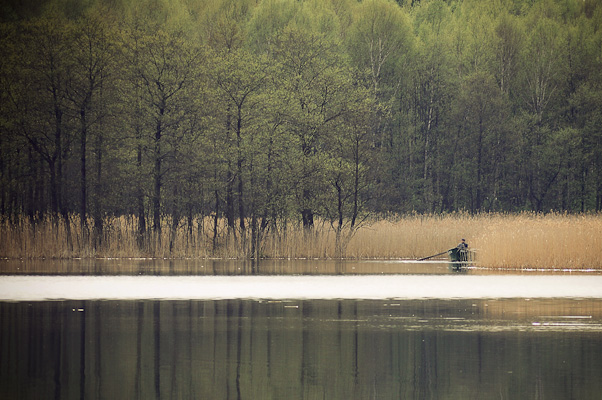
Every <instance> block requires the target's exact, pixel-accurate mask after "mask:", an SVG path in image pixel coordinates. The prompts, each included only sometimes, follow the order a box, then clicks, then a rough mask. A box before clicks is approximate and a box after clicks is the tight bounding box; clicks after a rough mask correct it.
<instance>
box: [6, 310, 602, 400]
mask: <svg viewBox="0 0 602 400" xmlns="http://www.w3.org/2000/svg"><path fill="white" fill-rule="evenodd" d="M601 310H602V300H577V299H576V300H570V299H569V300H567V299H563V300H560V299H558V300H555V299H537V300H530V301H525V300H524V299H507V300H492V299H489V300H410V301H408V300H405V301H393V300H364V301H358V300H305V301H257V300H219V301H218V300H213V301H200V300H198V301H197V300H195V301H53V302H2V303H0V323H1V325H2V330H1V332H2V334H1V336H0V355H1V359H2V362H1V363H0V398H2V399H4V398H6V399H8V398H15V399H16V398H19V399H37V398H60V399H72V398H90V399H94V398H98V399H102V398H107V399H108V398H110V399H152V398H156V399H159V398H161V399H180V398H186V399H188V398H199V399H201V398H202V399H314V398H319V399H322V398H325V399H367V398H377V399H391V398H404V399H406V398H416V399H424V398H504V399H516V398H530V399H538V398H540V399H567V398H579V399H598V398H599V394H600V393H602V382H601V381H600V379H599V377H600V376H602V357H600V354H602V335H600V333H601V332H602V311H601Z"/></svg>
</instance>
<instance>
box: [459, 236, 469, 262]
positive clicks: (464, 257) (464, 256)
mask: <svg viewBox="0 0 602 400" xmlns="http://www.w3.org/2000/svg"><path fill="white" fill-rule="evenodd" d="M457 247H458V256H459V258H460V261H468V243H466V240H465V239H462V241H461V242H460V244H458V246H457Z"/></svg>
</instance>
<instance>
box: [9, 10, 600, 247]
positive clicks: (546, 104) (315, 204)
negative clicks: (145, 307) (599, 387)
mask: <svg viewBox="0 0 602 400" xmlns="http://www.w3.org/2000/svg"><path fill="white" fill-rule="evenodd" d="M75 3H77V4H75ZM75 3H74V2H73V1H66V0H48V1H42V2H39V3H36V4H38V6H35V7H34V6H32V7H31V9H26V8H27V7H24V6H23V7H21V6H19V5H18V4H17V3H15V2H7V3H6V4H4V5H3V6H2V12H3V17H2V20H1V21H2V22H1V26H0V40H1V46H0V52H1V56H2V63H1V64H0V84H1V92H0V96H1V97H0V100H1V104H2V107H1V108H0V135H1V137H0V185H1V187H0V214H2V216H4V217H10V216H11V215H13V216H14V215H17V214H20V213H24V214H27V215H29V216H30V217H31V218H32V219H35V218H36V217H35V216H36V215H42V214H45V213H51V214H53V215H67V214H68V213H70V212H78V213H82V214H88V216H90V217H92V220H94V221H97V223H98V224H100V223H101V221H102V218H101V216H103V215H107V214H108V215H123V214H135V215H136V216H137V217H138V223H139V232H140V234H141V238H142V239H141V241H140V245H141V246H144V245H145V243H151V242H152V241H145V240H144V237H145V235H149V234H150V233H149V232H150V231H151V230H150V229H149V226H150V225H151V224H148V223H147V222H146V221H147V220H148V221H153V222H155V221H157V222H156V223H155V224H154V227H155V229H159V228H160V225H159V224H158V221H160V220H162V219H164V218H165V217H166V216H167V217H169V218H171V221H172V226H171V229H173V231H174V232H175V230H176V227H177V226H178V225H179V224H181V223H184V222H182V221H187V222H185V223H187V224H188V225H189V226H191V227H192V226H193V225H194V224H193V223H192V221H193V220H194V219H195V218H198V217H200V216H212V217H214V221H215V222H216V224H215V225H214V226H212V227H211V228H209V227H202V229H206V231H204V232H205V233H204V234H205V235H208V236H211V237H212V238H213V243H214V246H215V248H214V250H215V251H218V250H219V246H220V245H224V246H225V245H229V243H228V241H229V240H232V238H235V240H236V241H237V242H238V243H239V244H241V246H243V247H244V248H245V250H244V252H245V253H246V254H248V255H249V256H254V257H259V256H260V254H261V245H262V244H261V243H262V242H261V238H262V237H263V236H262V235H264V234H265V232H267V231H268V230H279V229H281V228H282V227H283V226H285V222H290V221H298V222H299V223H300V224H303V225H304V226H305V227H307V228H311V226H312V224H313V223H314V219H317V218H318V217H319V218H321V220H322V221H328V222H329V223H331V224H332V226H333V227H334V228H335V229H336V230H337V232H338V233H337V234H338V235H339V236H338V237H337V243H338V244H337V246H339V248H338V251H340V252H341V254H342V253H344V247H345V243H346V240H348V238H349V237H350V236H349V235H352V234H353V232H354V231H355V230H356V229H357V228H358V227H359V226H361V222H362V220H363V218H365V217H366V216H367V215H369V214H370V213H374V212H410V211H418V212H452V211H457V210H470V211H473V212H478V211H484V210H495V211H513V210H527V209H532V210H537V211H547V210H567V211H590V210H596V211H600V210H602V131H601V128H600V127H601V126H602V111H601V109H600V104H602V61H601V60H602V50H601V49H602V7H601V6H600V5H599V2H596V1H589V0H588V1H577V0H536V1H521V0H496V1H490V2H483V1H476V0H460V1H444V0H422V1H420V2H401V3H403V5H400V2H394V1H390V0H369V1H362V2H356V1H353V0H328V1H318V0H308V1H302V2H299V1H294V0H260V1H255V0H244V1H236V0H204V1H193V0H178V1H164V0H143V1H138V2H132V1H129V0H95V1H94V0H90V1H85V2H75ZM221 218H223V219H224V220H225V221H227V223H226V224H225V225H223V226H221V225H220V224H218V223H217V222H219V220H220V219H221ZM95 228H96V227H95ZM98 229H99V230H100V229H102V227H101V226H100V227H98ZM199 229H201V228H199ZM99 237H100V235H99Z"/></svg>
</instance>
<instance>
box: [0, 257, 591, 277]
mask: <svg viewBox="0 0 602 400" xmlns="http://www.w3.org/2000/svg"><path fill="white" fill-rule="evenodd" d="M518 272H519V273H521V274H549V273H554V274H571V275H574V274H588V275H600V274H602V271H601V270H592V269H582V270H564V269H557V270H554V271H550V270H537V269H531V270H528V271H526V270H523V271H518ZM458 273H464V274H478V275H489V274H495V275H499V274H516V273H517V271H516V270H500V269H497V268H496V269H488V268H483V267H480V266H479V265H478V264H471V263H450V262H447V261H446V260H428V261H421V262H418V261H415V260H372V261H370V260H261V261H258V262H256V261H251V260H185V259H70V260H0V275H153V276H157V275H158V276H173V275H188V276H190V275H364V274H369V275H374V274H421V275H423V274H458Z"/></svg>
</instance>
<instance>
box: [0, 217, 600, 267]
mask: <svg viewBox="0 0 602 400" xmlns="http://www.w3.org/2000/svg"><path fill="white" fill-rule="evenodd" d="M137 224H138V221H137V219H136V218H135V217H133V216H129V217H126V216H123V217H112V218H107V219H106V220H105V221H104V229H103V231H102V234H100V235H98V234H96V233H95V232H94V230H93V229H92V228H90V229H82V228H81V226H82V224H81V221H80V219H79V217H77V216H70V217H69V218H68V219H64V218H60V219H54V220H53V219H50V218H45V219H43V220H41V221H38V222H36V223H33V222H31V220H30V219H28V218H25V217H23V218H18V219H17V221H13V222H12V223H9V222H8V221H6V220H5V221H3V222H2V223H1V224H0V257H4V258H78V257H81V258H94V257H98V258H109V257H111V258H112V257H115V258H129V257H149V258H232V259H235V258H249V257H250V255H251V249H252V246H251V240H250V238H249V237H248V236H244V237H243V236H241V234H240V232H236V233H232V232H231V233H228V230H227V228H226V226H225V224H224V221H220V222H219V224H218V226H217V232H218V236H217V240H216V241H215V242H214V240H213V233H214V230H213V228H214V227H213V220H212V219H211V218H197V219H195V220H194V221H192V223H189V222H188V221H185V220H182V221H180V222H179V223H178V224H176V225H175V226H176V227H175V228H174V224H173V221H171V220H170V219H169V218H166V219H165V220H164V221H163V224H162V229H161V233H160V234H157V233H149V234H147V235H145V236H144V237H141V236H140V235H138V232H137V226H138V225H137ZM87 226H92V221H88V225H87ZM462 238H466V240H467V242H468V243H469V245H470V247H471V248H473V249H476V251H477V261H478V263H479V265H481V266H484V267H491V268H508V269H525V268H548V269H549V268H560V269H563V268H568V269H572V268H595V269H602V214H579V215H569V214H555V213H552V214H536V213H520V214H478V215H471V214H465V213H453V214H444V215H418V214H415V215H407V216H389V217H386V218H381V219H378V220H374V221H372V222H371V223H369V224H366V225H364V226H363V227H362V228H361V229H359V230H358V231H357V232H356V233H355V235H354V236H353V237H352V238H351V240H350V241H349V242H348V243H347V244H346V247H345V251H344V257H345V258H349V259H400V258H402V259H418V258H421V257H426V256H430V255H433V254H436V253H440V252H443V251H445V250H447V249H449V248H451V247H454V246H456V245H457V243H458V242H459V241H460V239H462ZM258 253H259V256H260V257H263V258H275V259H277V258H287V259H288V258H291V259H294V258H308V259H315V258H317V259H327V258H336V257H337V250H336V233H335V231H334V230H333V228H332V227H331V226H330V225H329V224H328V223H325V222H319V223H317V225H316V227H315V228H314V229H313V231H311V232H307V231H306V230H304V229H303V228H302V226H301V225H300V224H299V223H288V224H286V225H285V226H280V227H279V228H278V229H277V231H274V230H272V231H267V232H266V233H265V235H264V237H262V240H261V246H260V249H259V252H258ZM441 257H442V258H444V257H445V256H441Z"/></svg>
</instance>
